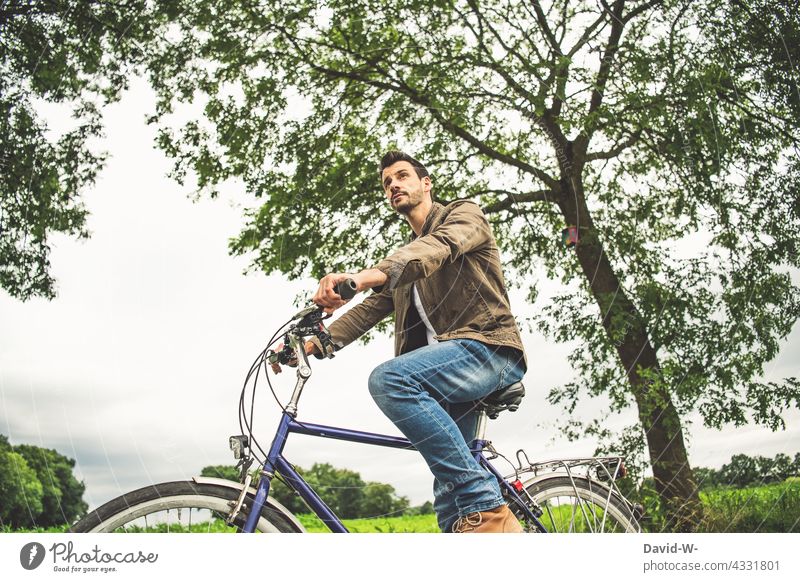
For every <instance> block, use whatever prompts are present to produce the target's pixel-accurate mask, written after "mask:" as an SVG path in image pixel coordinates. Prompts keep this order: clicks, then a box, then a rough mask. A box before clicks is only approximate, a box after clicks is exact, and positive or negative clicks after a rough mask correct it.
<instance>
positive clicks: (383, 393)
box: [368, 360, 414, 406]
mask: <svg viewBox="0 0 800 582" xmlns="http://www.w3.org/2000/svg"><path fill="white" fill-rule="evenodd" d="M413 385H414V382H412V381H410V379H409V378H407V377H406V375H405V374H404V373H403V371H402V370H399V369H398V367H397V366H396V365H395V361H394V360H389V361H388V362H384V363H382V364H380V365H379V366H378V367H377V368H375V369H374V370H372V373H370V375H369V380H368V386H369V393H370V394H371V395H372V399H373V400H375V402H377V403H378V405H379V406H380V405H381V403H382V402H386V400H387V398H388V397H391V396H397V395H399V394H402V393H405V392H408V390H409V388H412V386H413Z"/></svg>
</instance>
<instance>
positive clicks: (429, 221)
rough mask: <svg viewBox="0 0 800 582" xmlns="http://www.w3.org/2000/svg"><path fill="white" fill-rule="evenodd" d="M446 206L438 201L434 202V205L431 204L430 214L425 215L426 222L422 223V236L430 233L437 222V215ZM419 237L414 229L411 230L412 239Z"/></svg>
mask: <svg viewBox="0 0 800 582" xmlns="http://www.w3.org/2000/svg"><path fill="white" fill-rule="evenodd" d="M443 208H444V206H442V205H441V204H439V203H438V202H434V203H433V206H431V209H430V211H428V216H426V217H425V222H424V223H423V224H422V236H424V235H426V234H428V233H429V232H430V230H431V228H432V227H433V224H434V223H435V222H436V217H437V216H439V215H440V214H441V213H442V209H443ZM415 238H417V234H416V233H415V232H414V231H413V230H412V231H411V240H414V239H415Z"/></svg>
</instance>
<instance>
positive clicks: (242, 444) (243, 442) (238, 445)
mask: <svg viewBox="0 0 800 582" xmlns="http://www.w3.org/2000/svg"><path fill="white" fill-rule="evenodd" d="M228 445H229V446H230V448H231V450H232V451H233V458H234V459H241V458H242V457H243V456H244V451H245V449H247V448H248V447H249V446H250V439H249V438H247V436H246V435H243V434H240V435H236V436H232V437H230V438H229V439H228Z"/></svg>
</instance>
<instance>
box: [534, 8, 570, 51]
mask: <svg viewBox="0 0 800 582" xmlns="http://www.w3.org/2000/svg"><path fill="white" fill-rule="evenodd" d="M533 9H534V10H535V11H536V20H537V21H538V22H539V26H540V27H541V29H542V34H544V37H545V39H547V42H548V43H549V44H550V47H551V48H552V49H553V51H554V52H555V53H556V54H557V55H559V56H560V55H563V54H564V53H562V52H561V47H560V46H559V44H558V41H557V40H556V37H555V35H554V34H553V31H552V30H550V25H548V24H547V17H546V16H545V13H544V11H543V10H542V5H541V4H540V2H539V0H533Z"/></svg>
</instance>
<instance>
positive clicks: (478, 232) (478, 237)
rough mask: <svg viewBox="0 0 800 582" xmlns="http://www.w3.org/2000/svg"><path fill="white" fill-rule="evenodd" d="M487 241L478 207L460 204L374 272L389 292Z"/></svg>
mask: <svg viewBox="0 0 800 582" xmlns="http://www.w3.org/2000/svg"><path fill="white" fill-rule="evenodd" d="M491 240H492V231H491V229H490V227H489V222H488V221H487V220H486V217H485V216H484V215H483V212H482V211H481V209H480V206H478V205H477V204H474V203H472V202H464V203H462V204H459V205H458V206H457V207H455V208H453V210H452V211H451V212H450V214H448V216H447V217H446V218H445V220H444V221H443V222H442V223H441V224H440V225H439V226H437V227H436V228H435V229H433V230H432V231H431V232H429V233H428V234H426V235H424V236H421V237H419V238H416V239H414V240H413V241H411V242H410V243H409V244H407V245H405V246H403V247H400V248H399V249H397V250H396V251H395V252H394V253H392V254H391V255H389V256H388V257H386V258H385V259H384V260H382V261H381V262H380V263H378V264H377V265H376V266H375V269H377V270H378V271H381V272H382V273H384V274H385V275H386V276H387V278H388V281H387V284H386V285H385V286H384V287H383V291H385V290H387V289H389V290H390V289H394V288H395V287H397V286H398V285H407V284H409V283H413V282H414V281H416V280H418V279H424V278H425V277H428V276H429V275H430V274H431V273H433V272H434V271H436V270H437V269H438V268H439V267H441V266H442V265H443V264H444V263H445V261H448V260H449V261H450V262H452V261H455V260H456V259H458V257H460V256H462V255H464V254H466V253H469V252H471V251H474V250H476V249H479V248H481V247H482V246H484V245H486V244H488V243H489V242H490V241H491ZM369 271H371V270H370V269H368V270H367V271H366V272H369Z"/></svg>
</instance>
